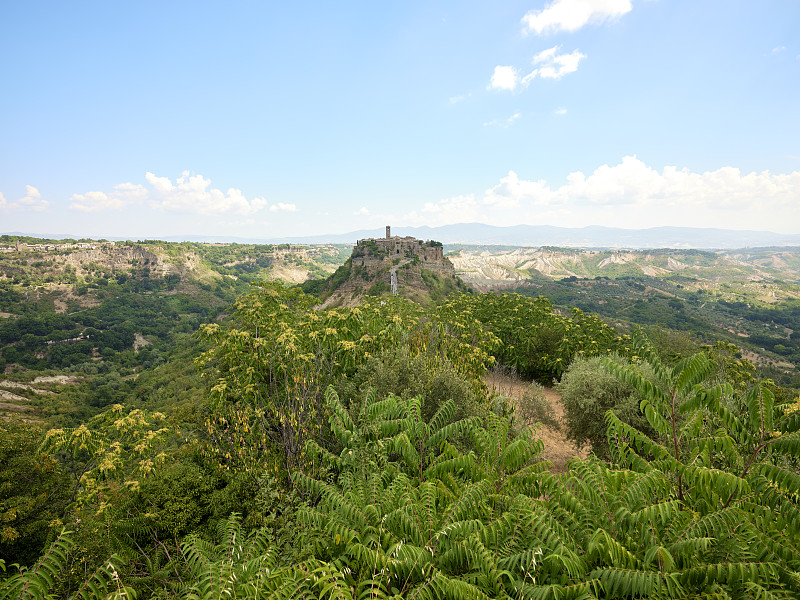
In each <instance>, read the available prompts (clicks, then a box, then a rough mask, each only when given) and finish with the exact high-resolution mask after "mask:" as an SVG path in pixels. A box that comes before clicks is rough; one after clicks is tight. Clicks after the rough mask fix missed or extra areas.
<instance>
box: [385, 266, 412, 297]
mask: <svg viewBox="0 0 800 600" xmlns="http://www.w3.org/2000/svg"><path fill="white" fill-rule="evenodd" d="M412 260H414V259H413V258H410V259H408V260H404V261H403V262H401V263H399V264H397V265H395V266H393V267H392V270H391V271H389V279H390V281H391V282H392V296H397V294H399V293H400V292H398V291H397V269H399V268H400V267H402V266H403V265H407V264H408V263H410V262H411V261H412Z"/></svg>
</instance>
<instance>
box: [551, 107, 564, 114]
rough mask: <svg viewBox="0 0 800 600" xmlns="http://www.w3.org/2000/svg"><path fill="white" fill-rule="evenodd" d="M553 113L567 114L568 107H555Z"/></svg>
mask: <svg viewBox="0 0 800 600" xmlns="http://www.w3.org/2000/svg"><path fill="white" fill-rule="evenodd" d="M553 114H556V115H565V114H567V109H566V108H563V107H561V108H557V109H555V110H554V111H553Z"/></svg>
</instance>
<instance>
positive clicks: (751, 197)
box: [414, 156, 800, 233]
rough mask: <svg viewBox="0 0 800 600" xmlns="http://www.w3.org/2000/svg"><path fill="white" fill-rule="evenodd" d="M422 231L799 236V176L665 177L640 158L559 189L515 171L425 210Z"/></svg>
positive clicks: (728, 171) (670, 170)
mask: <svg viewBox="0 0 800 600" xmlns="http://www.w3.org/2000/svg"><path fill="white" fill-rule="evenodd" d="M422 213H423V214H422V215H414V216H415V217H416V218H417V219H418V222H419V224H422V223H427V224H430V225H434V224H435V225H444V224H448V223H464V222H475V221H479V222H484V223H489V224H494V225H515V224H519V223H532V224H537V223H538V224H551V225H559V226H563V227H585V226H587V225H605V226H609V227H625V228H645V227H656V226H661V225H673V226H690V227H720V228H730V229H757V230H766V231H776V230H777V231H781V232H785V233H800V230H799V229H800V171H795V172H792V173H788V174H772V173H770V172H768V171H764V172H761V173H742V172H741V171H740V170H739V169H737V168H735V167H729V166H726V167H721V168H719V169H716V170H714V171H707V172H704V173H698V172H693V171H690V170H688V169H679V168H677V167H674V166H667V167H665V168H664V169H663V170H662V171H658V170H656V169H654V168H652V167H650V166H648V165H646V164H645V163H644V162H642V161H641V160H639V159H638V158H636V157H635V156H626V157H624V158H623V159H622V160H621V161H620V162H619V163H618V164H616V165H601V166H600V167H598V168H596V169H595V170H594V171H593V172H591V173H589V174H584V173H583V172H581V171H575V172H573V173H570V174H569V175H568V176H567V177H566V181H565V182H564V183H563V184H562V185H560V186H557V185H556V186H554V185H552V183H550V182H548V181H545V180H525V179H522V178H520V177H519V175H518V174H517V173H516V172H514V171H509V172H508V174H507V175H506V176H504V177H503V178H501V179H500V181H499V182H498V183H497V184H496V185H494V186H492V187H490V188H488V189H487V190H486V191H485V192H484V193H483V195H482V196H478V197H475V196H474V195H467V196H456V197H454V198H448V199H446V200H442V201H440V202H436V203H427V204H425V206H424V208H423V211H422Z"/></svg>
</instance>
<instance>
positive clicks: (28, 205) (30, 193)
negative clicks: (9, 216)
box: [0, 185, 50, 212]
mask: <svg viewBox="0 0 800 600" xmlns="http://www.w3.org/2000/svg"><path fill="white" fill-rule="evenodd" d="M48 206H50V203H49V202H48V201H47V200H45V199H44V198H42V194H41V193H39V190H37V189H36V188H35V187H33V186H32V185H26V186H25V195H24V196H23V197H22V198H18V199H17V200H13V201H8V200H6V197H5V196H3V194H2V193H0V211H2V212H16V211H27V210H32V211H34V212H42V211H45V210H47V207H48Z"/></svg>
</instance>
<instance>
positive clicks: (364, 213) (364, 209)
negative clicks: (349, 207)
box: [353, 206, 369, 215]
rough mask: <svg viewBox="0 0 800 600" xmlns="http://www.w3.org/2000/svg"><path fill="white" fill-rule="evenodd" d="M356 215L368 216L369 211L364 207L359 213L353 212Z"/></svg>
mask: <svg viewBox="0 0 800 600" xmlns="http://www.w3.org/2000/svg"><path fill="white" fill-rule="evenodd" d="M353 214H354V215H368V214H369V209H368V208H367V207H366V206H362V207H361V208H359V209H358V210H357V211H355V212H353Z"/></svg>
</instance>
